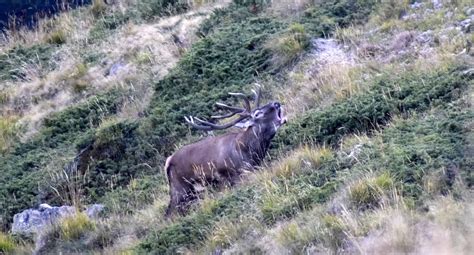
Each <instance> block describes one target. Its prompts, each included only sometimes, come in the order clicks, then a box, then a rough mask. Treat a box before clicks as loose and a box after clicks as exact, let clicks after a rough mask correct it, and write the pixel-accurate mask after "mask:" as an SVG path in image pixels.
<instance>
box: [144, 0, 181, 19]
mask: <svg viewBox="0 0 474 255" xmlns="http://www.w3.org/2000/svg"><path fill="white" fill-rule="evenodd" d="M137 7H138V11H139V13H140V16H141V17H142V18H143V19H145V20H150V19H153V18H155V17H158V16H167V15H172V14H176V13H181V12H184V11H186V10H188V9H189V7H190V6H189V1H185V0H143V1H140V2H139V3H138V6H137Z"/></svg>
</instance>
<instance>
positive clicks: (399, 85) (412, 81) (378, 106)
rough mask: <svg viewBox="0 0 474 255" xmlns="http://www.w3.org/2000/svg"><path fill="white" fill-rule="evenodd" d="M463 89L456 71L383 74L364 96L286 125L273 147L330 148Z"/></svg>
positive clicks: (451, 97) (304, 116)
mask: <svg viewBox="0 0 474 255" xmlns="http://www.w3.org/2000/svg"><path fill="white" fill-rule="evenodd" d="M466 86H467V79H466V78H464V77H462V76H461V75H460V74H459V67H454V68H449V69H447V70H444V69H443V70H434V71H428V72H426V73H417V72H407V73H405V74H404V76H402V77H393V76H391V75H388V74H384V75H382V76H381V77H379V78H378V79H376V80H375V81H374V82H373V84H372V85H371V86H370V89H369V90H368V91H367V92H365V93H360V94H358V95H355V96H353V97H351V98H348V99H347V100H345V101H340V102H337V103H335V104H334V105H332V106H331V107H328V108H326V109H323V110H319V109H317V110H316V109H315V110H309V111H307V112H306V113H305V114H304V115H303V116H302V117H299V118H298V119H297V120H295V121H292V122H289V123H288V124H287V125H286V126H285V127H283V129H282V131H281V132H280V134H279V135H278V136H277V137H276V143H277V144H280V146H282V145H285V147H286V148H288V145H293V144H295V142H296V143H297V144H298V143H301V142H302V141H307V142H312V141H316V142H317V143H320V144H330V145H333V146H334V145H337V144H338V142H339V140H340V138H341V137H343V136H344V135H346V134H349V133H354V132H355V133H364V132H370V131H371V130H374V129H376V128H377V127H379V126H381V125H385V124H386V123H387V122H388V121H389V120H390V118H391V116H393V115H395V114H398V113H405V112H409V111H424V110H426V109H428V108H429V107H430V106H432V105H437V104H440V103H443V102H449V101H451V100H453V99H456V98H458V97H459V95H460V90H462V89H463V88H465V87H466ZM297 144H295V145H297Z"/></svg>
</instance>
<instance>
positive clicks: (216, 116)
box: [211, 112, 238, 120]
mask: <svg viewBox="0 0 474 255" xmlns="http://www.w3.org/2000/svg"><path fill="white" fill-rule="evenodd" d="M237 113H238V112H229V113H227V114H224V115H213V116H211V119H215V120H219V119H227V118H230V117H232V116H234V115H236V114H237Z"/></svg>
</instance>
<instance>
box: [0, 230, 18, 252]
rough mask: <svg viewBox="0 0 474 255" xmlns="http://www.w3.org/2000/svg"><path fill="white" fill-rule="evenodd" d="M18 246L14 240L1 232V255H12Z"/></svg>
mask: <svg viewBox="0 0 474 255" xmlns="http://www.w3.org/2000/svg"><path fill="white" fill-rule="evenodd" d="M15 247H16V244H15V242H14V241H13V239H12V238H11V237H10V236H9V235H7V234H4V233H3V232H0V253H1V254H10V253H11V252H13V251H14V250H15Z"/></svg>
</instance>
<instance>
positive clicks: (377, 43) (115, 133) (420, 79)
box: [0, 0, 474, 254]
mask: <svg viewBox="0 0 474 255" xmlns="http://www.w3.org/2000/svg"><path fill="white" fill-rule="evenodd" d="M471 9H472V8H471ZM471 9H470V6H469V3H468V2H463V1H457V2H456V3H439V2H437V3H432V2H429V1H428V2H422V3H414V4H407V3H402V2H398V1H382V2H378V1H352V0H347V1H324V2H320V1H317V2H314V3H313V2H308V3H302V2H301V1H295V2H294V3H291V4H288V3H287V2H286V1H281V2H279V1H273V2H272V3H271V4H270V3H266V2H265V3H264V2H257V3H256V2H254V1H250V2H248V1H234V2H233V3H232V4H231V5H229V6H228V7H226V8H224V9H219V10H216V11H214V13H213V14H212V15H211V16H210V17H209V18H208V19H207V20H206V21H204V22H203V23H201V25H200V26H199V28H198V31H197V35H198V37H199V39H197V41H196V42H195V43H193V44H192V45H191V43H190V42H187V41H186V40H182V39H180V38H183V37H179V36H178V37H179V38H178V39H179V40H177V41H175V43H177V44H184V45H186V47H185V50H183V51H182V52H179V54H182V58H181V59H180V60H179V61H178V62H177V63H176V64H175V65H169V66H168V65H167V61H165V62H163V64H161V63H155V62H154V60H150V58H149V57H150V55H151V56H162V57H164V58H166V54H167V53H169V51H167V50H162V49H161V48H160V47H156V46H155V48H153V46H152V45H153V42H156V41H161V40H162V39H163V42H169V40H168V39H167V38H173V39H176V37H175V36H173V35H171V37H170V35H169V34H166V33H164V34H162V33H163V31H162V30H166V31H168V30H171V31H173V34H176V33H178V32H179V31H180V30H181V28H183V29H184V28H185V27H190V26H191V25H183V26H181V25H180V24H182V23H180V22H185V21H190V22H191V23H193V24H194V22H193V21H192V18H193V17H198V18H199V20H202V17H203V16H202V15H201V14H199V13H196V14H192V13H188V14H187V15H185V16H184V17H185V18H184V19H182V21H175V19H176V17H170V18H166V19H163V20H161V21H159V22H157V23H156V24H155V23H152V24H150V23H146V24H142V23H138V24H134V25H129V26H132V28H131V29H127V30H121V31H116V32H117V33H111V34H110V35H109V37H108V38H109V39H104V38H103V37H101V36H99V37H97V38H98V39H97V40H98V41H99V42H100V43H98V44H97V45H100V46H103V45H108V44H113V43H114V42H115V43H116V42H117V41H118V40H120V39H124V41H127V38H128V39H129V40H128V42H129V43H127V45H131V46H130V47H128V46H125V47H123V48H121V47H120V46H121V45H123V44H120V43H119V44H117V47H115V48H116V49H117V50H119V52H127V53H129V52H134V49H135V47H134V46H133V45H134V44H133V42H135V41H137V42H136V43H137V44H136V45H146V44H147V43H150V44H149V45H148V46H149V47H152V48H151V49H150V51H147V53H146V54H143V51H142V50H143V48H140V47H139V46H137V47H139V50H138V51H139V52H141V53H138V54H137V55H134V53H133V54H132V56H133V57H132V58H137V59H140V61H139V63H140V65H137V66H139V67H141V68H144V69H146V70H147V71H146V72H144V73H143V72H138V73H135V75H134V78H133V80H132V82H131V83H132V84H136V83H138V84H146V83H147V82H149V81H153V84H154V93H153V95H152V96H151V93H149V91H150V90H149V87H147V86H146V85H143V87H142V88H143V89H142V92H141V94H139V93H137V94H134V93H135V92H134V90H133V89H131V90H130V89H129V88H125V89H123V87H122V88H121V87H120V86H119V87H118V88H117V87H114V89H111V90H110V91H108V92H106V93H99V94H98V95H97V96H94V97H91V98H90V99H89V100H86V101H85V102H84V103H80V104H78V105H76V106H73V107H68V108H66V109H64V110H60V111H59V112H58V113H56V114H53V115H50V116H48V117H46V118H45V121H44V122H42V124H41V125H40V128H39V132H38V133H37V134H35V135H32V136H31V138H28V139H26V141H25V142H23V143H19V144H16V145H15V146H13V148H12V149H9V150H10V152H7V153H5V154H4V155H3V156H0V157H1V158H0V159H1V160H2V161H1V162H2V163H0V166H1V167H2V171H3V172H5V173H6V175H4V176H3V177H2V179H0V181H1V182H2V186H1V187H2V188H1V189H0V194H2V200H0V201H2V203H4V204H3V205H2V208H5V209H2V210H3V211H2V215H3V216H2V220H4V219H7V220H8V219H11V216H12V215H13V214H14V213H16V212H18V211H19V210H21V209H24V208H27V207H29V206H34V205H35V204H37V203H38V202H49V203H53V204H59V203H64V202H66V203H75V204H76V205H77V206H81V205H82V204H85V203H90V202H97V201H99V202H103V203H105V204H106V206H107V208H108V210H107V212H106V215H105V217H104V218H102V219H100V220H98V221H93V222H91V221H86V222H82V223H81V221H79V220H80V217H77V219H75V218H72V219H70V221H72V222H76V223H74V224H76V226H78V229H79V230H78V231H79V232H78V234H77V235H76V237H75V238H71V237H70V235H67V234H66V233H65V232H64V229H65V224H66V223H65V222H61V223H59V224H58V225H55V226H53V227H52V228H51V229H49V230H48V231H46V232H45V233H44V234H43V235H42V236H41V240H44V242H43V245H42V246H41V247H39V248H40V249H39V251H40V252H63V253H86V252H87V253H88V252H99V253H118V252H132V253H139V254H141V253H158V254H168V253H170V254H171V253H177V252H182V253H198V254H204V253H205V254H208V253H219V254H222V253H227V254H234V253H268V254H300V253H349V254H354V253H363V254H365V253H371V254H376V253H380V252H381V251H384V252H392V253H401V252H404V253H420V254H423V253H430V252H436V251H434V250H433V247H435V248H436V249H439V250H437V251H444V252H446V253H456V254H463V253H466V254H467V253H468V252H469V251H470V250H472V247H471V244H470V242H469V240H470V239H472V237H473V236H474V231H473V230H472V228H471V227H470V224H469V222H470V221H471V220H472V216H473V215H472V212H471V211H472V190H471V188H472V180H473V179H472V171H471V169H472V162H473V160H472V153H471V152H472V131H471V130H472V117H473V112H472V85H473V81H472V77H473V73H472V64H473V56H472V55H471V53H470V42H472V39H473V38H472V33H470V30H466V28H465V24H464V23H466V19H467V16H468V15H472V13H471V12H472V11H471ZM471 20H472V19H471ZM180 27H181V28H180ZM191 27H193V26H191ZM123 29H125V27H124V28H123ZM126 31H128V32H126ZM133 31H135V32H133ZM138 31H145V32H149V33H155V32H156V33H157V34H160V36H158V37H157V38H151V37H148V36H139V34H138ZM129 32H130V33H129ZM322 36H330V38H325V39H320V38H319V37H322ZM184 38H196V37H194V36H191V37H186V36H184ZM193 40H194V39H193ZM114 45H115V44H114ZM160 45H161V44H160ZM188 46H190V47H189V48H187V47H188ZM178 48H179V47H178ZM101 51H102V53H101V54H105V55H107V56H109V55H110V56H114V58H120V56H123V55H122V53H119V54H117V55H115V54H116V53H114V51H104V50H101ZM47 54H49V53H47ZM148 54H150V55H148ZM145 55H146V56H145ZM155 60H156V59H155ZM141 61H144V62H141ZM115 64H117V63H115ZM115 64H113V65H115ZM113 65H112V66H113ZM124 66H125V65H123V64H122V63H121V62H118V65H116V69H117V70H118V72H120V69H121V68H123V67H124ZM167 67H172V68H171V69H169V72H167V71H166V70H168V68H167ZM163 68H164V69H166V70H165V71H164V72H163V71H162V70H163ZM112 69H113V68H111V69H110V70H112ZM125 69H126V70H130V69H128V67H125ZM122 70H123V69H122ZM132 70H133V69H132ZM46 72H48V70H46ZM148 72H149V73H148ZM150 73H151V74H150ZM117 77H120V75H118V76H117ZM117 79H121V78H117ZM98 80H99V81H101V79H98ZM256 80H258V81H259V82H260V83H263V84H264V85H265V89H266V94H265V98H268V99H270V98H279V99H280V100H281V101H283V102H286V107H287V108H288V110H287V111H288V112H289V113H290V114H289V117H290V121H289V124H288V125H287V126H285V127H284V128H283V129H282V131H281V132H280V133H279V134H278V135H277V137H276V140H275V141H274V145H273V147H272V150H271V152H270V155H269V157H268V158H267V159H268V161H267V162H266V163H265V164H264V165H263V166H262V167H261V169H260V171H257V172H255V173H251V174H249V175H248V176H246V177H245V178H246V181H245V182H244V183H243V184H241V185H239V186H238V187H234V188H232V189H229V190H226V191H224V192H221V193H213V192H206V194H205V196H204V198H203V199H202V200H201V201H199V202H198V203H197V204H196V205H195V207H194V208H193V211H192V212H191V213H190V214H189V215H187V216H184V217H177V218H176V219H173V220H166V219H164V218H163V216H162V215H163V211H164V209H165V207H166V204H167V202H168V195H167V183H166V179H165V177H164V175H163V173H162V171H161V167H162V165H163V159H164V158H165V157H166V156H167V155H169V154H170V153H172V152H173V151H174V150H175V148H176V147H179V146H180V145H181V144H184V143H188V142H191V141H195V140H197V139H199V138H200V135H201V134H200V133H197V132H196V133H195V132H194V131H190V130H189V128H188V127H186V126H185V125H184V124H183V121H182V116H183V115H186V114H193V115H200V116H209V115H210V114H211V112H212V110H213V108H212V104H213V103H214V102H215V101H221V100H224V101H230V100H232V99H231V98H228V96H227V92H229V91H241V90H245V89H247V88H248V86H249V85H250V84H251V83H252V82H254V81H256ZM127 82H130V81H129V80H127ZM130 91H131V92H130ZM126 93H132V94H133V95H134V96H135V97H140V98H143V97H145V95H146V97H145V98H149V100H150V104H149V105H148V102H147V100H143V102H140V103H141V105H140V106H138V109H140V110H137V111H135V110H132V112H134V114H130V115H129V114H126V113H127V111H125V110H123V109H124V108H125V109H126V106H127V105H129V104H130V102H135V101H133V100H130V98H128V97H125V96H124V94H126ZM138 113H139V114H138ZM57 152H63V153H67V154H68V155H67V156H63V155H60V156H57V155H54V154H55V153H57ZM73 159H74V161H73ZM71 161H73V162H75V163H77V164H73V165H75V166H77V167H74V168H71V167H68V166H70V165H71V164H70V162H71ZM4 169H5V170H4ZM63 169H65V171H64V172H65V173H67V174H68V177H67V178H65V177H64V175H62V173H63ZM45 173H48V174H47V175H46V176H45ZM69 176H71V177H69ZM38 183H40V185H39V189H37V187H36V186H37V184H38ZM9 194H15V196H14V197H13V198H12V197H11V196H9ZM7 205H8V206H7ZM3 224H6V225H7V224H8V222H4V223H3ZM68 224H70V222H68ZM81 224H86V225H87V226H93V227H87V228H85V227H80V226H81ZM443 229H449V231H443ZM4 239H5V238H4ZM5 240H9V239H8V238H6V239H5ZM440 240H445V242H441V241H440ZM29 245H31V244H28V243H24V245H23V246H22V245H20V246H18V248H17V250H18V251H21V250H28V249H29Z"/></svg>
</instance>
